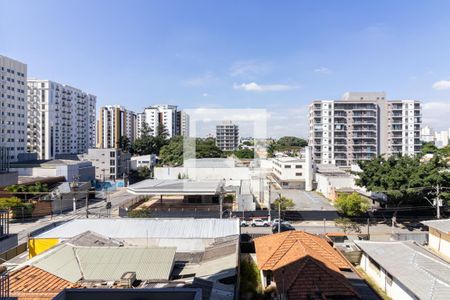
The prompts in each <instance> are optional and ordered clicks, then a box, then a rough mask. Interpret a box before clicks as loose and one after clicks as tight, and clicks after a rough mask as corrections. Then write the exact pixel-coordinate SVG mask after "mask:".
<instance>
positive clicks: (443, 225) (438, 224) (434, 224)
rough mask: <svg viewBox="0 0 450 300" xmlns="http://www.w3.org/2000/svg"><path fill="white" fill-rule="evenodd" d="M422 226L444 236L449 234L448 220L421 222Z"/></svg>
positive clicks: (449, 221)
mask: <svg viewBox="0 0 450 300" xmlns="http://www.w3.org/2000/svg"><path fill="white" fill-rule="evenodd" d="M422 223H423V224H425V225H427V226H428V227H431V228H434V229H436V230H439V231H441V232H444V233H446V234H450V219H444V220H430V221H423V222H422Z"/></svg>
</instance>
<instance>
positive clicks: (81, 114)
mask: <svg viewBox="0 0 450 300" xmlns="http://www.w3.org/2000/svg"><path fill="white" fill-rule="evenodd" d="M95 107H96V96H94V95H90V94H88V93H86V92H83V91H81V90H79V89H77V88H74V87H71V86H68V85H63V84H60V83H57V82H53V81H50V80H38V79H29V80H28V143H27V144H28V151H29V152H36V153H37V154H38V158H40V159H52V158H55V156H56V155H58V154H82V153H86V152H87V151H88V149H89V148H93V147H95V140H96V139H95V131H96V130H95V119H96V116H95Z"/></svg>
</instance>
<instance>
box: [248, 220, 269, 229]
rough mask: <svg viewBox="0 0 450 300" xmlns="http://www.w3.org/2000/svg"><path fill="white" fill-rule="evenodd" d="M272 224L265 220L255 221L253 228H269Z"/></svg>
mask: <svg viewBox="0 0 450 300" xmlns="http://www.w3.org/2000/svg"><path fill="white" fill-rule="evenodd" d="M269 226H270V223H269V221H267V220H263V219H253V221H252V227H269Z"/></svg>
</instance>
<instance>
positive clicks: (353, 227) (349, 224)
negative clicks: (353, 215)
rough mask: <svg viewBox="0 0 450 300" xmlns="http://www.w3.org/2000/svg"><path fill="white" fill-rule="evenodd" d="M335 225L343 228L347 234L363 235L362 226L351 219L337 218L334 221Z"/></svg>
mask: <svg viewBox="0 0 450 300" xmlns="http://www.w3.org/2000/svg"><path fill="white" fill-rule="evenodd" d="M334 224H335V225H336V226H337V227H339V228H341V229H342V231H344V233H345V234H347V233H350V232H356V233H361V226H360V225H359V224H358V223H356V222H354V221H352V220H350V219H349V218H337V219H335V220H334Z"/></svg>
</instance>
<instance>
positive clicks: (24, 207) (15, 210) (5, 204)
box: [0, 197, 33, 219]
mask: <svg viewBox="0 0 450 300" xmlns="http://www.w3.org/2000/svg"><path fill="white" fill-rule="evenodd" d="M0 209H1V210H7V211H10V212H11V213H12V217H13V218H15V219H17V218H20V217H21V216H22V213H23V215H26V216H28V215H31V212H32V211H33V204H32V203H26V202H22V200H20V199H19V198H17V197H10V198H0Z"/></svg>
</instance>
